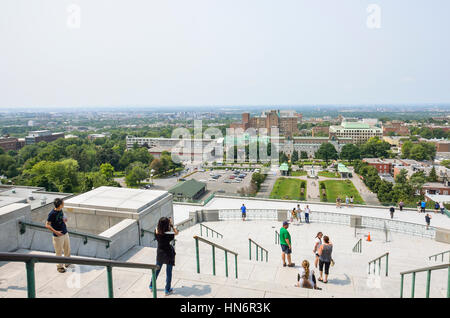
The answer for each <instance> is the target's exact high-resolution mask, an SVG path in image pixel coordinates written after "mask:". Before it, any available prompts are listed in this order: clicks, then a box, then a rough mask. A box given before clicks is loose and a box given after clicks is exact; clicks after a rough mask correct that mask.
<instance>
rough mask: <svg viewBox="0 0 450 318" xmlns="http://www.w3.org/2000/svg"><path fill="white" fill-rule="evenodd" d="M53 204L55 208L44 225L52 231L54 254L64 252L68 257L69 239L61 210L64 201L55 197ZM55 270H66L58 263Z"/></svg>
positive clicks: (60, 254) (65, 219)
mask: <svg viewBox="0 0 450 318" xmlns="http://www.w3.org/2000/svg"><path fill="white" fill-rule="evenodd" d="M53 204H54V205H55V208H54V209H53V210H51V211H50V213H49V214H48V218H47V223H46V224H45V227H46V228H47V229H49V230H50V231H51V232H53V247H54V248H55V254H56V256H62V254H63V252H64V256H65V257H70V239H69V233H67V227H66V222H67V218H66V217H65V216H64V212H63V210H62V209H63V207H64V202H63V200H62V199H59V198H57V199H55V201H54V202H53ZM65 267H69V265H65ZM57 270H58V272H60V273H64V272H65V271H66V269H65V268H64V265H63V264H58V265H57Z"/></svg>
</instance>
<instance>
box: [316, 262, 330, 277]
mask: <svg viewBox="0 0 450 318" xmlns="http://www.w3.org/2000/svg"><path fill="white" fill-rule="evenodd" d="M324 265H325V275H328V273H329V270H330V262H324V261H321V260H319V271H321V272H323V266H324Z"/></svg>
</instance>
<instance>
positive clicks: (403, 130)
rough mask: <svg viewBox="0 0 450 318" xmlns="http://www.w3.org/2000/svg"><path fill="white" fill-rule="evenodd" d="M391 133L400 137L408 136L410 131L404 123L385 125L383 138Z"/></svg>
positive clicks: (394, 122) (396, 122)
mask: <svg viewBox="0 0 450 318" xmlns="http://www.w3.org/2000/svg"><path fill="white" fill-rule="evenodd" d="M389 133H395V134H396V135H398V136H408V135H409V129H408V127H407V126H405V125H404V123H403V122H402V121H391V122H387V123H386V124H384V125H383V136H388V135H389Z"/></svg>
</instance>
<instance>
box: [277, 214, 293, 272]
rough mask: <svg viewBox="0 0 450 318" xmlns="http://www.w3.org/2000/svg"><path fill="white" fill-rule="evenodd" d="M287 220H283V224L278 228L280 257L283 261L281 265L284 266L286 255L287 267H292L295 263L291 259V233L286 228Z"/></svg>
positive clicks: (287, 225)
mask: <svg viewBox="0 0 450 318" xmlns="http://www.w3.org/2000/svg"><path fill="white" fill-rule="evenodd" d="M288 227H289V222H288V221H284V222H283V226H282V227H281V228H280V245H281V259H282V261H283V267H286V255H287V260H288V265H287V266H288V267H294V266H295V264H294V263H292V261H291V254H292V241H291V234H289V231H288V230H287V229H288Z"/></svg>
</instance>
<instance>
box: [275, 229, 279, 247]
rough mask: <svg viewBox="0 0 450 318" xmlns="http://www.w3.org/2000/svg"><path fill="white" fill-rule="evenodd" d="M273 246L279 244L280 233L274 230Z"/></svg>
mask: <svg viewBox="0 0 450 318" xmlns="http://www.w3.org/2000/svg"><path fill="white" fill-rule="evenodd" d="M275 244H280V233H278V231H277V230H275Z"/></svg>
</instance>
